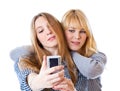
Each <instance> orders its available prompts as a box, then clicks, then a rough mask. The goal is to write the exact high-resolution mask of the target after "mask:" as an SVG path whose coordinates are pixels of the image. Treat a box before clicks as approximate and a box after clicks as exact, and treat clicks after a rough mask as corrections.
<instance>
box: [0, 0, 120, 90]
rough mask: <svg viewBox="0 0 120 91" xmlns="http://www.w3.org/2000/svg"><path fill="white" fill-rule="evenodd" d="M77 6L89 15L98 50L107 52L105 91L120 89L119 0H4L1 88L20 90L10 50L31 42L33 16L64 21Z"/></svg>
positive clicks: (0, 11) (0, 26)
mask: <svg viewBox="0 0 120 91" xmlns="http://www.w3.org/2000/svg"><path fill="white" fill-rule="evenodd" d="M74 8H75V9H76V8H77V9H81V10H82V11H83V12H84V13H85V14H86V16H87V18H88V19H89V22H90V25H91V28H92V31H93V34H94V36H95V39H96V42H97V45H98V49H99V50H100V51H102V52H104V53H105V54H106V55H107V59H108V62H107V65H106V68H105V71H104V73H103V74H102V85H103V88H102V89H103V91H119V82H120V74H119V72H120V71H119V69H120V66H119V63H120V60H119V54H120V53H119V51H120V43H119V41H118V40H119V39H120V34H119V31H120V10H119V8H120V3H119V0H1V1H0V89H2V90H3V91H8V90H9V91H20V90H19V82H18V79H17V76H16V73H15V72H14V68H13V64H14V62H13V61H12V60H11V59H10V57H9V52H10V50H12V49H14V48H15V47H18V46H22V45H28V44H31V41H30V24H31V19H32V18H33V16H34V15H36V14H37V13H39V12H48V13H51V14H53V15H54V16H55V17H57V18H58V19H59V20H61V18H62V16H63V14H64V13H65V12H66V11H67V10H69V9H74Z"/></svg>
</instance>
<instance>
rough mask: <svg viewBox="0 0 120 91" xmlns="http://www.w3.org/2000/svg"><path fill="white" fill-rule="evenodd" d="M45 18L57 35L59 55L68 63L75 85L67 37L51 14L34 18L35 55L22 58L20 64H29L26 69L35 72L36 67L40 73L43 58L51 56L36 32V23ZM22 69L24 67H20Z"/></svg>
mask: <svg viewBox="0 0 120 91" xmlns="http://www.w3.org/2000/svg"><path fill="white" fill-rule="evenodd" d="M39 17H43V18H45V19H46V20H47V21H48V25H49V27H50V28H51V29H52V32H54V33H55V35H56V38H57V41H58V54H59V55H60V56H61V57H62V60H63V61H65V62H66V63H67V68H68V70H69V74H70V76H71V79H72V82H73V83H75V82H76V80H77V76H76V74H77V73H76V72H75V69H74V68H75V64H74V62H73V60H72V58H71V54H70V52H69V49H68V45H67V43H66V39H65V35H64V32H63V28H62V26H61V23H60V22H59V21H58V20H57V19H56V18H55V17H54V16H52V15H51V14H49V13H46V12H42V13H39V14H37V15H36V16H34V17H33V19H32V23H31V41H32V47H33V50H34V52H33V54H32V55H28V57H25V58H21V60H20V62H21V63H22V64H27V65H28V66H25V67H24V68H30V69H32V70H33V71H34V69H35V68H34V67H36V69H38V70H36V69H35V71H39V70H40V68H41V65H42V61H43V56H44V55H46V56H47V55H51V54H50V52H49V51H47V50H46V49H44V47H43V45H42V44H41V43H40V42H39V41H38V38H37V34H36V31H35V21H36V20H37V19H38V18H39ZM20 66H21V67H22V65H20Z"/></svg>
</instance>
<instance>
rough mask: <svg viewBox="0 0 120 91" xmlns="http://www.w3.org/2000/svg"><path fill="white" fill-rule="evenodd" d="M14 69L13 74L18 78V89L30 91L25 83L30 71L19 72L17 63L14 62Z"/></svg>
mask: <svg viewBox="0 0 120 91" xmlns="http://www.w3.org/2000/svg"><path fill="white" fill-rule="evenodd" d="M14 69H15V72H16V74H17V77H18V80H19V83H20V89H21V90H22V91H32V90H31V88H30V87H29V85H28V83H27V81H26V79H27V76H28V74H30V73H31V72H30V70H24V71H20V69H19V67H18V63H17V62H15V64H14Z"/></svg>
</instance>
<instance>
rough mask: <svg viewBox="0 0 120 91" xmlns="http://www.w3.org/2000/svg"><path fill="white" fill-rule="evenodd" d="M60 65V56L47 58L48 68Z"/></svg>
mask: <svg viewBox="0 0 120 91" xmlns="http://www.w3.org/2000/svg"><path fill="white" fill-rule="evenodd" d="M58 65H61V56H59V55H57V56H47V66H48V68H51V67H54V66H58Z"/></svg>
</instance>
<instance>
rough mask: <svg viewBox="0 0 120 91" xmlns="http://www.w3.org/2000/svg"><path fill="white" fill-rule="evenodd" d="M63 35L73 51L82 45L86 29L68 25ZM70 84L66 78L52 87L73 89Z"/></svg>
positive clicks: (65, 90) (67, 90)
mask: <svg viewBox="0 0 120 91" xmlns="http://www.w3.org/2000/svg"><path fill="white" fill-rule="evenodd" d="M65 36H66V39H67V42H68V45H69V48H70V49H71V50H73V51H77V50H79V49H80V48H81V47H82V46H83V45H84V43H85V41H86V39H87V34H86V31H85V30H84V29H83V28H81V29H77V28H74V27H71V26H70V27H68V29H67V30H65ZM66 83H69V84H66ZM70 84H71V87H70V86H69V89H65V88H67V87H68V85H70ZM72 84H73V83H71V81H70V80H68V79H66V80H64V81H63V82H61V83H60V84H59V85H57V86H55V87H54V88H55V89H60V88H61V87H64V89H63V90H62V91H74V89H73V87H72V86H73V85H72ZM71 89H72V90H71Z"/></svg>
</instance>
